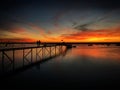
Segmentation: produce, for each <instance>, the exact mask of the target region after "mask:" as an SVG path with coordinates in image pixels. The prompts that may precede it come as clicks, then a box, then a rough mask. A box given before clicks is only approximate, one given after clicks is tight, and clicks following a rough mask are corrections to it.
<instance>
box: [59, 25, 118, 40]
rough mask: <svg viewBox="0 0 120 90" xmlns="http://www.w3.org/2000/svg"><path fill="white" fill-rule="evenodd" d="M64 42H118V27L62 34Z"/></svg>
mask: <svg viewBox="0 0 120 90" xmlns="http://www.w3.org/2000/svg"><path fill="white" fill-rule="evenodd" d="M60 37H61V38H62V39H63V40H65V41H99V40H100V41H120V27H119V26H118V27H114V28H111V29H101V30H91V31H85V32H76V33H73V34H63V35H61V36H60Z"/></svg>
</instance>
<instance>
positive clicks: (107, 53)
mask: <svg viewBox="0 0 120 90" xmlns="http://www.w3.org/2000/svg"><path fill="white" fill-rule="evenodd" d="M119 51H120V47H99V46H98V47H97V46H96V47H81V46H78V47H77V48H75V49H74V50H72V51H71V52H72V55H74V56H81V57H87V58H95V59H97V60H105V59H106V60H118V61H120V55H119ZM67 57H71V54H69V56H67ZM71 58H72V57H71Z"/></svg>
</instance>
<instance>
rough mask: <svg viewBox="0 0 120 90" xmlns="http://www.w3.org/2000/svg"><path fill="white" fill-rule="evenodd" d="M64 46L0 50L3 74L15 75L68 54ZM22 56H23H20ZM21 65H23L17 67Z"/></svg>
mask: <svg viewBox="0 0 120 90" xmlns="http://www.w3.org/2000/svg"><path fill="white" fill-rule="evenodd" d="M66 50H67V48H66V46H65V45H62V44H58V45H56V44H49V45H47V44H46V45H43V46H33V47H17V48H3V49H0V55H1V56H0V64H1V65H0V66H1V73H2V74H6V73H13V72H18V71H20V70H24V69H25V68H28V67H30V66H33V65H35V64H38V63H42V62H45V61H47V60H49V59H52V58H55V57H57V56H59V55H61V54H64V52H66ZM20 53H21V54H22V55H21V56H20V55H19V54H20ZM19 63H21V65H17V64H19Z"/></svg>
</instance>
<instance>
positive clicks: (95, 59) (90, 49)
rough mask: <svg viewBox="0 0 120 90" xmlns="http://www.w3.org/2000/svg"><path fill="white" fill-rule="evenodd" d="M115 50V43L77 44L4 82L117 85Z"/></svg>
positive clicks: (46, 85) (118, 63)
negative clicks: (98, 44) (109, 44)
mask: <svg viewBox="0 0 120 90" xmlns="http://www.w3.org/2000/svg"><path fill="white" fill-rule="evenodd" d="M119 51H120V47H119V46H109V47H108V46H104V45H101V46H94V45H93V46H84V45H78V46H77V48H72V49H69V50H67V52H66V53H65V54H64V53H63V54H62V55H61V56H58V57H55V58H53V59H51V60H49V61H48V62H45V63H41V64H37V65H35V66H33V67H31V68H29V69H27V70H25V71H23V72H21V73H19V74H16V75H15V76H13V77H11V78H9V79H8V80H7V83H6V82H5V84H7V85H9V84H10V83H11V82H12V83H14V87H12V88H17V87H19V85H21V87H20V88H33V89H35V88H50V87H53V88H54V87H57V88H62V87H66V88H78V87H79V88H88V89H89V88H91V87H92V88H94V87H96V88H103V87H104V86H106V87H109V88H111V87H114V88H115V87H119V80H120V55H119ZM21 55H22V54H21ZM18 56H19V55H18ZM18 61H19V60H18ZM16 82H17V83H16Z"/></svg>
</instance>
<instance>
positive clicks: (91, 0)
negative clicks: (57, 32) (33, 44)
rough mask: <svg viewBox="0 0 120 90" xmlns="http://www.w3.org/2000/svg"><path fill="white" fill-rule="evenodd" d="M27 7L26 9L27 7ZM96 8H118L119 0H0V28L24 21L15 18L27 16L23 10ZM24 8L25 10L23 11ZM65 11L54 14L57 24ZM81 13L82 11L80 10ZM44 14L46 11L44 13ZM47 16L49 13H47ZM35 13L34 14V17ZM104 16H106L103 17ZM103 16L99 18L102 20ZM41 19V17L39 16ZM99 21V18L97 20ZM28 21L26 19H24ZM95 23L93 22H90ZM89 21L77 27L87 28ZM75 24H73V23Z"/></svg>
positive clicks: (10, 26) (119, 6)
mask: <svg viewBox="0 0 120 90" xmlns="http://www.w3.org/2000/svg"><path fill="white" fill-rule="evenodd" d="M27 8H28V9H27ZM89 8H92V9H96V10H112V9H118V8H120V1H119V0H0V13H1V15H0V29H5V30H9V29H11V28H12V27H14V26H15V24H16V23H24V22H23V21H21V20H20V19H18V18H17V19H16V16H17V15H18V16H21V17H27V16H30V15H27V14H26V13H25V12H26V11H27V10H28V11H29V12H31V13H29V14H33V12H32V11H35V10H36V9H38V10H39V9H40V10H42V11H44V10H47V11H51V10H52V9H55V10H56V11H57V10H58V11H59V10H60V9H61V10H64V9H65V10H67V9H69V10H71V9H72V10H81V9H89ZM25 10H26V11H25ZM64 13H65V12H61V13H60V14H58V15H56V17H55V19H54V21H55V24H56V25H57V24H58V23H57V21H58V19H59V17H61V16H62V15H63V14H64ZM81 13H82V12H81ZM45 14H46V13H45ZM48 16H49V15H48ZM35 17H37V14H36V15H34V17H31V18H35ZM104 18H106V17H104ZM104 18H101V20H103V19H104ZM39 19H41V18H39ZM99 21H100V20H99ZM26 22H28V21H26ZM92 23H95V22H92ZM90 24H91V23H85V24H83V25H81V26H80V25H79V26H78V27H76V28H78V29H81V28H82V29H83V30H87V26H88V25H90ZM74 26H75V24H74Z"/></svg>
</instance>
